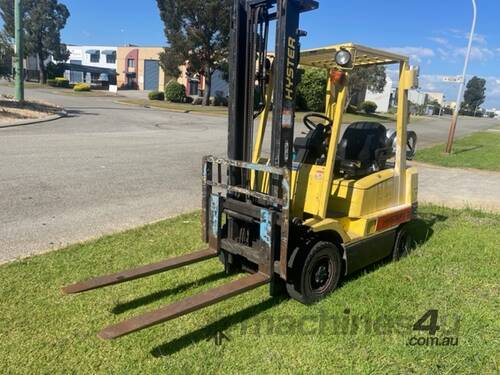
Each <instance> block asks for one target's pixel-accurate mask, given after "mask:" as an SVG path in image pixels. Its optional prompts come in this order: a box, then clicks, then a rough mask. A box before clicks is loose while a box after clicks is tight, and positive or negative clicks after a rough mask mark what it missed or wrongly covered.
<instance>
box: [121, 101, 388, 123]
mask: <svg viewBox="0 0 500 375" xmlns="http://www.w3.org/2000/svg"><path fill="white" fill-rule="evenodd" d="M120 103H123V104H131V105H139V106H147V107H152V108H159V109H165V110H170V111H178V112H187V113H203V114H209V115H217V116H227V108H226V107H214V106H208V107H207V106H201V105H192V104H182V103H170V102H164V101H159V100H148V99H121V100H120ZM307 113H309V112H297V115H296V121H302V120H303V118H304V116H305V115H306V114H307ZM355 121H378V122H393V121H395V115H392V114H389V113H387V114H372V115H368V114H364V113H357V114H352V113H346V114H344V122H345V123H351V122H355Z"/></svg>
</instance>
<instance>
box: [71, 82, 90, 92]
mask: <svg viewBox="0 0 500 375" xmlns="http://www.w3.org/2000/svg"><path fill="white" fill-rule="evenodd" d="M73 91H77V92H82V91H90V85H89V84H87V83H78V84H76V85H75V87H73Z"/></svg>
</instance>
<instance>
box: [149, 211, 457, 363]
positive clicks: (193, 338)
mask: <svg viewBox="0 0 500 375" xmlns="http://www.w3.org/2000/svg"><path fill="white" fill-rule="evenodd" d="M447 219H448V217H447V216H444V215H435V214H430V215H428V214H424V215H422V216H421V217H419V218H418V219H416V220H414V221H413V222H411V224H410V227H409V232H410V233H411V235H412V238H413V241H414V247H416V246H420V245H423V244H424V243H425V242H427V241H428V240H429V239H430V238H431V237H432V236H433V234H434V230H433V229H432V227H433V226H434V225H435V224H436V223H438V222H443V221H446V220H447ZM389 261H391V259H384V260H382V261H380V262H377V263H375V264H372V265H370V266H368V267H366V268H364V269H363V270H360V271H358V272H355V273H354V274H352V275H349V276H348V277H346V278H344V279H343V281H342V283H341V285H340V287H342V286H343V285H345V284H346V283H348V282H349V281H351V280H353V279H356V278H358V277H360V276H363V275H365V274H366V273H370V272H373V271H375V270H377V269H378V268H380V267H381V266H383V265H385V264H387V263H388V262H389ZM218 275H220V276H219V277H220V278H222V277H225V274H224V273H221V274H216V275H212V276H218ZM203 281H205V280H204V279H202V280H199V281H198V282H203ZM188 285H189V284H188ZM179 288H183V289H185V288H186V287H185V286H181V287H179ZM166 292H168V293H169V294H170V293H176V292H177V291H175V290H169V291H166ZM160 293H163V292H160ZM155 294H156V293H155ZM155 294H153V295H152V296H154V295H155ZM146 298H151V296H148V297H146ZM160 298H161V297H160ZM286 299H287V297H286V295H285V293H283V294H282V295H280V296H278V297H274V298H269V299H267V300H265V301H263V302H261V303H259V304H257V305H253V306H250V307H247V308H245V309H243V310H241V311H238V312H236V313H234V314H232V315H229V316H226V317H224V318H222V319H220V320H218V321H216V322H214V323H212V324H210V325H208V326H205V327H202V328H199V329H197V330H196V331H193V332H190V333H187V334H185V335H183V336H181V337H179V338H176V339H174V340H171V341H167V342H164V343H163V344H161V345H159V346H157V347H155V348H153V349H152V350H151V355H153V356H154V357H163V356H169V355H172V354H175V353H177V352H179V351H180V350H182V349H184V348H186V347H188V346H190V345H192V344H195V343H198V342H201V341H206V340H210V339H212V338H214V337H215V336H216V335H217V334H218V333H220V332H224V331H225V330H227V329H229V328H230V327H231V326H232V325H234V324H238V323H242V322H244V321H246V320H248V319H251V318H254V317H255V316H257V315H258V314H259V313H261V312H263V311H266V310H269V309H271V308H273V307H275V306H277V305H279V304H280V303H281V302H283V301H284V300H286Z"/></svg>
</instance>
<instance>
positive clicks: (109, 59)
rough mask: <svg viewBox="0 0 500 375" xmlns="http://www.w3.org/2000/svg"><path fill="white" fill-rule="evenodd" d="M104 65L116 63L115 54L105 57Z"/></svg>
mask: <svg viewBox="0 0 500 375" xmlns="http://www.w3.org/2000/svg"><path fill="white" fill-rule="evenodd" d="M106 63H108V64H114V63H116V53H112V54H109V55H106Z"/></svg>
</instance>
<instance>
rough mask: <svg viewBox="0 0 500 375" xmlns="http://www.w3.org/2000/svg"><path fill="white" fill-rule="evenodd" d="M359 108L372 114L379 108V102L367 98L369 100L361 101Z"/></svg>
mask: <svg viewBox="0 0 500 375" xmlns="http://www.w3.org/2000/svg"><path fill="white" fill-rule="evenodd" d="M359 108H360V109H361V110H362V111H364V112H365V113H368V114H371V113H375V111H376V110H377V104H375V103H374V102H371V101H369V100H367V101H364V102H363V103H361V105H360V106H359Z"/></svg>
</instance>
